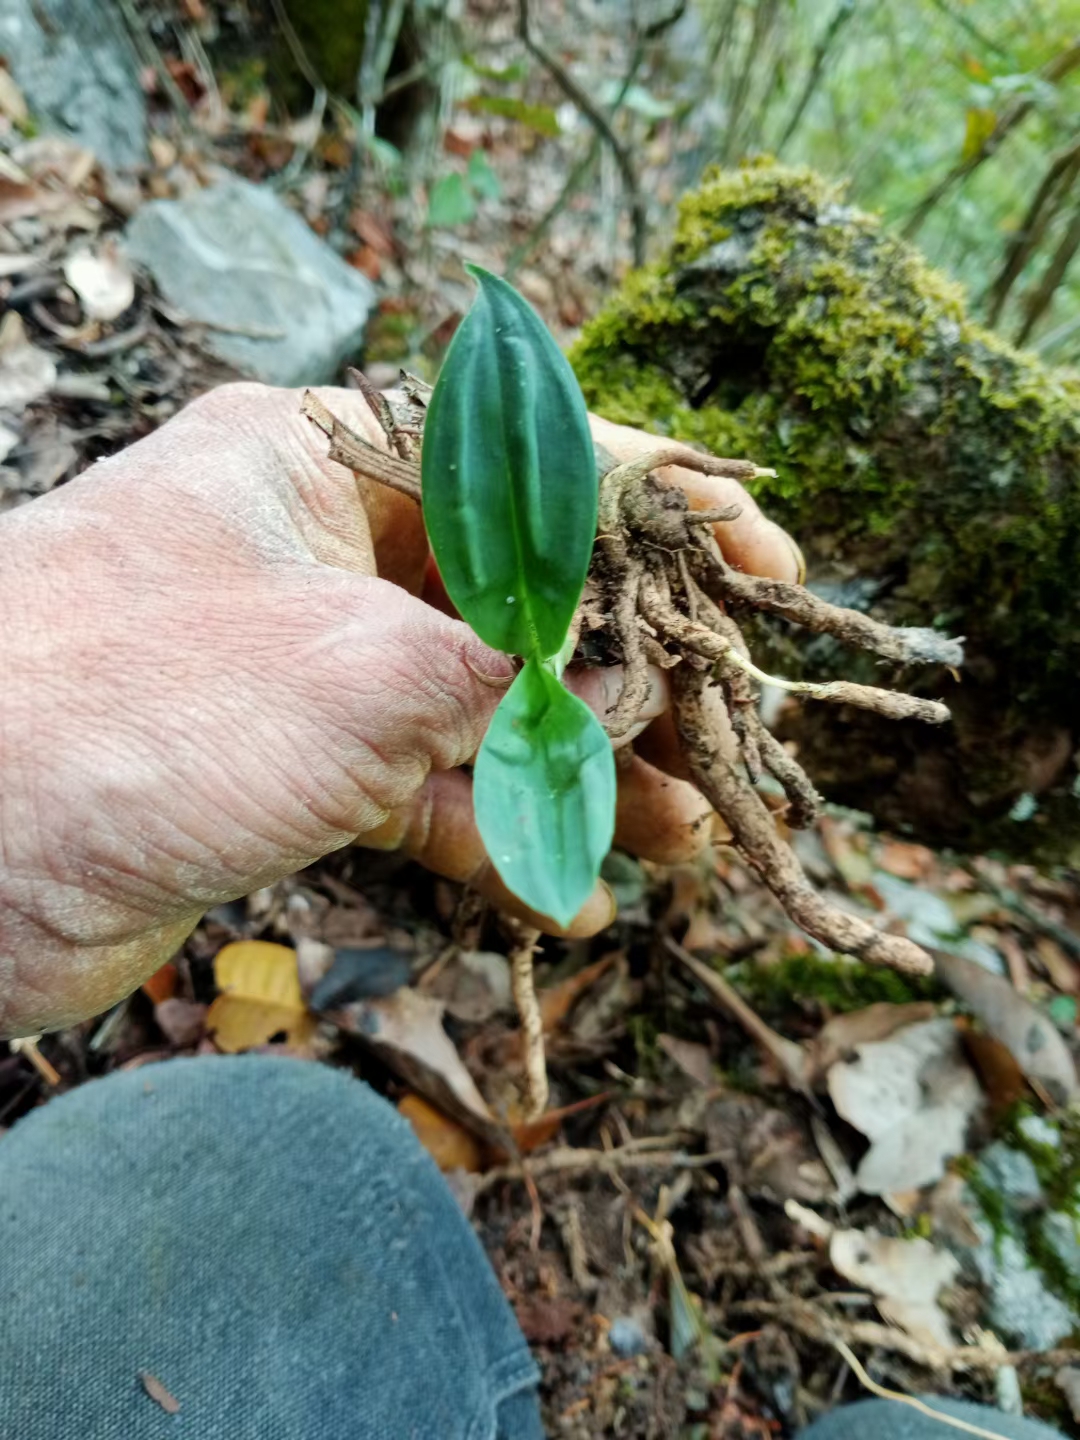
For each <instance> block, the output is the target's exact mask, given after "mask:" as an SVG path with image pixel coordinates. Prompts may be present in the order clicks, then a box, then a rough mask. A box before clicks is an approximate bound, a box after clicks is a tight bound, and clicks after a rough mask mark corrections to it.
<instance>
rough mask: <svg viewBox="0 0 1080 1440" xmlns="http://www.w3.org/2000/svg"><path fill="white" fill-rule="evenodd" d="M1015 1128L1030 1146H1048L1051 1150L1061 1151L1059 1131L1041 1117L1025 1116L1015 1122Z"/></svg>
mask: <svg viewBox="0 0 1080 1440" xmlns="http://www.w3.org/2000/svg"><path fill="white" fill-rule="evenodd" d="M1016 1128H1017V1130H1019V1131H1020V1134H1021V1135H1023V1137H1024V1139H1025V1140H1029V1141H1030V1142H1031V1144H1032V1145H1048V1146H1049V1147H1050V1148H1051V1149H1052V1150H1060V1149H1061V1131H1060V1130H1059V1129H1058V1127H1057V1126H1056V1125H1054V1124H1053V1123H1052V1122H1051V1121H1049V1120H1047V1119H1046V1118H1045V1117H1044V1116H1042V1115H1025V1116H1024V1118H1023V1119H1022V1120H1020V1121H1018V1122H1017V1126H1016Z"/></svg>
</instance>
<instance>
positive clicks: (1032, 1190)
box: [979, 1140, 1043, 1210]
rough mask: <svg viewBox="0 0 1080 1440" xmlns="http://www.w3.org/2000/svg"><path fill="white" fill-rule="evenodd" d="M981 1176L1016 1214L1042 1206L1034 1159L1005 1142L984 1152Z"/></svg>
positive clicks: (999, 1142)
mask: <svg viewBox="0 0 1080 1440" xmlns="http://www.w3.org/2000/svg"><path fill="white" fill-rule="evenodd" d="M979 1175H980V1178H981V1180H982V1181H983V1183H984V1184H985V1185H988V1186H990V1187H992V1188H993V1189H994V1190H996V1191H997V1193H998V1194H999V1195H1000V1196H1001V1198H1002V1199H1003V1200H1004V1201H1005V1202H1006V1204H1008V1205H1009V1206H1010V1207H1011V1208H1012V1209H1014V1210H1030V1209H1032V1207H1033V1206H1035V1205H1039V1204H1041V1203H1042V1199H1043V1192H1042V1185H1041V1184H1040V1183H1039V1176H1038V1173H1037V1172H1036V1169H1035V1166H1034V1165H1033V1164H1032V1161H1031V1157H1030V1156H1029V1155H1025V1153H1024V1152H1023V1150H1014V1149H1013V1147H1012V1146H1011V1145H1006V1144H1005V1143H1004V1142H1003V1141H1000V1140H998V1141H995V1143H994V1144H993V1145H988V1146H987V1148H986V1149H985V1150H984V1151H983V1153H982V1156H981V1157H980V1160H979Z"/></svg>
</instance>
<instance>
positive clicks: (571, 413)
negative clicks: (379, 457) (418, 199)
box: [421, 265, 597, 658]
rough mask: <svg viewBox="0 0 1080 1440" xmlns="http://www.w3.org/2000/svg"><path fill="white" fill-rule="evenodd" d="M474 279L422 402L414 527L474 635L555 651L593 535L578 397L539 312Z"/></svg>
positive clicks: (497, 284)
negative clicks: (418, 510)
mask: <svg viewBox="0 0 1080 1440" xmlns="http://www.w3.org/2000/svg"><path fill="white" fill-rule="evenodd" d="M467 268H468V269H469V272H470V273H471V274H472V275H473V276H474V277H475V279H476V281H477V283H478V284H479V286H480V293H479V294H478V295H477V297H476V300H475V302H474V304H473V307H472V309H471V310H470V311H469V313H468V315H466V317H465V319H464V320H463V321H462V323H461V324H460V325H459V326H458V329H457V333H456V334H455V336H454V338H453V340H452V341H451V343H450V348H449V350H448V351H447V355H446V359H445V361H444V362H443V367H442V371H441V372H440V375H439V378H438V381H437V383H436V385H435V390H434V392H433V394H432V396H431V401H430V403H429V405H428V413H427V419H426V422H425V425H424V448H423V454H422V459H421V464H422V479H423V495H424V523H425V525H426V526H427V532H428V536H429V538H430V540H431V548H432V551H433V552H434V555H435V559H436V561H437V563H438V566H439V571H440V573H441V575H442V578H443V583H444V584H445V586H446V589H447V592H448V594H449V596H450V598H451V600H453V602H454V604H455V605H456V606H457V608H458V610H459V611H460V612H461V615H462V617H463V618H464V619H465V620H466V621H467V622H468V623H469V624H470V625H471V626H472V628H473V629H474V630H475V631H476V633H477V634H478V635H479V636H480V637H481V639H482V640H486V641H487V643H488V644H489V645H493V646H494V647H495V648H496V649H498V650H505V651H508V652H509V653H511V654H514V655H525V656H530V655H537V656H539V657H541V658H546V657H547V656H549V655H554V654H555V653H556V652H557V651H558V649H559V647H560V646H561V645H562V643H563V640H564V638H565V636H566V632H567V630H568V628H569V625H570V621H571V619H572V618H573V614H574V610H575V608H576V606H577V603H578V600H579V599H580V598H581V592H582V589H583V588H584V585H585V576H586V573H587V571H588V568H589V559H590V556H591V555H592V546H593V540H594V538H595V535H596V501H597V479H596V460H595V456H594V452H593V446H592V438H591V436H590V433H589V417H588V415H587V413H586V410H585V401H584V400H583V398H582V395H581V390H580V388H579V386H578V383H577V380H576V379H575V378H574V373H573V371H572V370H571V369H570V366H569V364H568V363H567V361H566V358H565V357H564V356H563V354H562V352H561V351H560V350H559V348H558V346H557V345H556V344H555V341H554V340H553V339H552V338H551V336H550V335H549V334H548V331H547V329H546V328H545V326H544V324H543V322H542V321H541V319H540V317H539V316H538V315H537V314H536V312H535V311H534V310H533V309H532V307H531V306H530V305H528V304H527V303H526V302H525V301H524V300H523V299H522V298H521V296H520V295H519V294H518V293H517V291H516V290H514V289H513V287H512V286H510V285H508V284H507V283H506V281H505V280H500V279H498V278H497V277H496V276H495V275H489V274H488V272H487V271H486V270H481V269H479V268H478V267H476V266H473V265H470V266H468V267H467Z"/></svg>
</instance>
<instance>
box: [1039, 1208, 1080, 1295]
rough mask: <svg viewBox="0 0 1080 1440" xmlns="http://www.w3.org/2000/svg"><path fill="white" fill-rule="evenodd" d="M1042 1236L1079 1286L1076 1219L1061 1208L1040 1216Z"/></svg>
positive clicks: (1079, 1272) (1079, 1286)
mask: <svg viewBox="0 0 1080 1440" xmlns="http://www.w3.org/2000/svg"><path fill="white" fill-rule="evenodd" d="M1040 1229H1041V1231H1042V1237H1043V1239H1044V1240H1045V1241H1046V1243H1047V1245H1049V1246H1050V1249H1051V1250H1053V1252H1054V1254H1055V1255H1056V1256H1057V1258H1058V1259H1059V1260H1060V1261H1061V1263H1062V1265H1064V1266H1065V1268H1066V1270H1068V1272H1069V1275H1070V1276H1071V1277H1072V1279H1073V1280H1074V1281H1075V1282H1076V1285H1077V1287H1078V1288H1080V1237H1078V1235H1077V1225H1076V1221H1075V1220H1074V1219H1073V1217H1072V1216H1071V1215H1066V1214H1065V1213H1064V1212H1063V1211H1061V1210H1051V1211H1050V1213H1049V1214H1048V1215H1044V1216H1043V1217H1042V1223H1041V1225H1040Z"/></svg>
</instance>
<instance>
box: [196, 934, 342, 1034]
mask: <svg viewBox="0 0 1080 1440" xmlns="http://www.w3.org/2000/svg"><path fill="white" fill-rule="evenodd" d="M214 978H215V979H216V980H217V984H218V989H219V990H220V991H221V992H222V993H221V994H220V995H219V996H218V997H217V999H216V1000H215V1001H214V1003H213V1004H212V1005H211V1006H210V1010H209V1013H208V1014H207V1017H206V1028H207V1029H208V1030H209V1031H210V1033H211V1034H212V1035H213V1037H214V1043H215V1045H216V1046H217V1047H218V1049H219V1050H224V1051H226V1052H227V1053H228V1054H230V1055H234V1054H237V1053H238V1052H239V1051H241V1050H253V1049H254V1048H255V1047H256V1046H257V1045H265V1044H266V1043H267V1042H268V1041H269V1040H270V1038H271V1037H272V1036H274V1035H277V1034H279V1033H280V1032H281V1031H284V1033H285V1035H286V1037H287V1038H288V1041H289V1043H290V1044H291V1045H294V1046H304V1045H307V1044H309V1043H310V1041H311V1039H312V1037H313V1036H314V1034H315V1029H316V1025H317V1022H316V1020H315V1018H314V1016H312V1015H309V1014H308V1011H307V1007H306V1006H305V1004H304V997H303V996H302V995H301V993H300V979H299V976H298V975H297V971H296V952H295V951H294V950H291V949H290V948H289V947H288V946H287V945H273V944H271V943H270V942H269V941H266V940H237V941H235V942H234V943H233V944H232V945H226V946H225V947H224V949H222V950H219V951H218V954H217V958H216V959H215V961H214Z"/></svg>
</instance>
